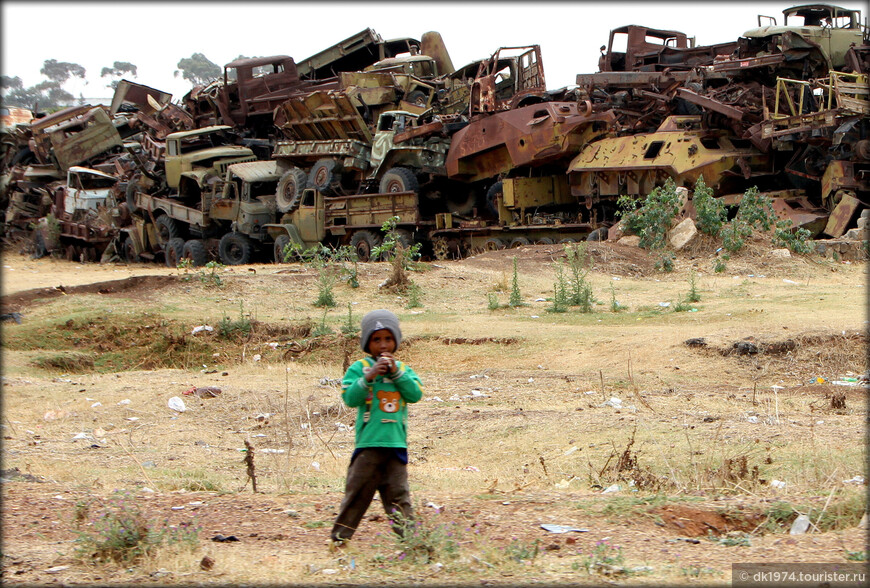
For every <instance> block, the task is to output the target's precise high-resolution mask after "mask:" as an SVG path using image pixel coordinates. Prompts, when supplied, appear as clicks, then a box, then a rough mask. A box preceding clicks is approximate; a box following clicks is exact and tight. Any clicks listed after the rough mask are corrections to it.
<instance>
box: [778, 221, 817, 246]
mask: <svg viewBox="0 0 870 588" xmlns="http://www.w3.org/2000/svg"><path fill="white" fill-rule="evenodd" d="M793 226H794V225H793V223H792V222H791V220H789V219H783V220H780V221H777V223H776V230H774V233H773V244H774V245H775V246H777V247H786V248H787V249H788V250H789V251H792V252H794V253H812V252H813V251H815V246H814V245H813V243H812V241H811V240H810V237H811V236H812V233H811V232H810V231H809V230H807V229H805V228H803V227H798V228H797V229H795V230H794V231H792V228H793Z"/></svg>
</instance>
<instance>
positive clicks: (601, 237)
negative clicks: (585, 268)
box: [586, 227, 607, 243]
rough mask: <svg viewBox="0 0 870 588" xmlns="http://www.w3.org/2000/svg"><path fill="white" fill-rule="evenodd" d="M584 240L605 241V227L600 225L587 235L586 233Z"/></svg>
mask: <svg viewBox="0 0 870 588" xmlns="http://www.w3.org/2000/svg"><path fill="white" fill-rule="evenodd" d="M586 240H587V241H590V242H592V243H600V242H602V241H607V227H601V228H599V229H595V230H594V231H592V232H591V233H589V234H588V235H586Z"/></svg>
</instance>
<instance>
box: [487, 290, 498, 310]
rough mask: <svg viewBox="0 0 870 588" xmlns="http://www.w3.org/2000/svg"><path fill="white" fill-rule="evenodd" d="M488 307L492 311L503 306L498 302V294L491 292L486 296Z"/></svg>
mask: <svg viewBox="0 0 870 588" xmlns="http://www.w3.org/2000/svg"><path fill="white" fill-rule="evenodd" d="M486 305H487V308H489V309H490V310H498V309H499V307H500V306H501V305H500V304H499V302H498V294H496V293H495V292H490V293H489V294H487V295H486Z"/></svg>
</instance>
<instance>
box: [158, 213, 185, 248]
mask: <svg viewBox="0 0 870 588" xmlns="http://www.w3.org/2000/svg"><path fill="white" fill-rule="evenodd" d="M154 222H155V224H156V225H157V233H158V234H159V235H160V240H161V241H163V242H164V243H165V242H167V241H169V240H170V239H176V238H182V237H184V235H183V231H182V230H181V223H179V222H178V221H177V220H175V219H174V218H172V217H170V216H166V215H165V214H163V215H161V216H158V217H157V220H156V221H154ZM183 241H184V239H183V238H182V244H183Z"/></svg>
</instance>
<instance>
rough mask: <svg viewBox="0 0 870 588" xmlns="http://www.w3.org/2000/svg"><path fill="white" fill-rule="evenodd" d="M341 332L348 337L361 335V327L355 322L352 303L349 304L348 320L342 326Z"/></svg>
mask: <svg viewBox="0 0 870 588" xmlns="http://www.w3.org/2000/svg"><path fill="white" fill-rule="evenodd" d="M341 332H342V333H344V334H345V335H348V336H354V335H356V334H357V333H359V325H358V324H357V322H356V321H355V320H353V308H352V305H351V303H350V302H348V303H347V320H346V321H345V323H344V324H343V325H342V326H341Z"/></svg>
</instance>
